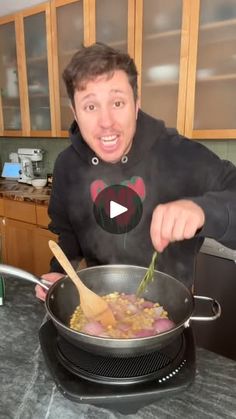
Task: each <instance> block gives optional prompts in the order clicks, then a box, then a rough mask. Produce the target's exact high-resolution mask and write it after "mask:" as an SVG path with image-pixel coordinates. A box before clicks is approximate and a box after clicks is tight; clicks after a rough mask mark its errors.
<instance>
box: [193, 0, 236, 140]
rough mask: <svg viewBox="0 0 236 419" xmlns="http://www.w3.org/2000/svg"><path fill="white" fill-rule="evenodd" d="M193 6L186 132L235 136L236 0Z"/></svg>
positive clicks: (197, 1) (206, 0)
mask: <svg viewBox="0 0 236 419" xmlns="http://www.w3.org/2000/svg"><path fill="white" fill-rule="evenodd" d="M191 7H192V11H191V30H190V38H189V39H190V44H189V69H188V82H187V88H186V89H187V96H186V97H187V101H186V124H185V133H186V135H187V136H189V137H191V138H199V139H200V138H202V139H208V138H223V139H225V138H227V139H229V138H233V139H235V138H236V118H235V95H236V4H235V0H214V1H212V0H193V1H191Z"/></svg>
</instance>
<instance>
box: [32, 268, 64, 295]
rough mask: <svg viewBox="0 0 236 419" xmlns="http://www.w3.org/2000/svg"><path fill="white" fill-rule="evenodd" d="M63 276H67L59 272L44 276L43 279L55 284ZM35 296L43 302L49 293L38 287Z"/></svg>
mask: <svg viewBox="0 0 236 419" xmlns="http://www.w3.org/2000/svg"><path fill="white" fill-rule="evenodd" d="M63 276H65V274H62V273H59V272H49V273H48V274H44V275H42V276H41V279H45V280H46V281H48V282H51V283H52V284H53V283H54V282H56V281H58V280H59V279H61V278H63ZM35 294H36V297H37V298H39V299H40V300H42V301H45V298H46V295H47V291H46V290H45V289H44V288H42V287H40V285H36V287H35Z"/></svg>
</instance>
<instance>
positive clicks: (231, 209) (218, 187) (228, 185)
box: [163, 133, 236, 249]
mask: <svg viewBox="0 0 236 419" xmlns="http://www.w3.org/2000/svg"><path fill="white" fill-rule="evenodd" d="M163 147H164V146H163ZM164 163H165V164H166V165H167V158H166V159H165V160H164ZM168 165H169V167H171V171H172V172H171V173H172V177H170V176H169V178H170V180H169V181H168V187H169V188H170V187H171V185H172V190H174V189H176V191H177V193H176V199H180V195H179V194H178V191H179V190H180V189H181V185H182V188H183V189H182V191H183V195H182V198H185V199H189V200H192V201H193V202H195V203H196V204H198V205H199V206H200V207H201V208H202V209H203V211H204V213H205V223H204V226H203V228H202V229H201V230H200V231H199V232H198V234H197V236H198V237H210V238H213V239H215V240H217V241H219V242H220V243H222V244H223V245H225V246H228V247H230V248H234V249H236V167H235V166H234V164H233V163H231V162H229V161H226V160H222V159H220V158H219V157H218V156H217V155H216V154H215V153H214V152H212V151H211V150H209V149H208V148H207V147H205V146H204V145H202V144H201V143H198V142H196V141H193V140H189V139H187V138H185V137H183V136H180V135H175V134H174V133H173V134H172V135H171V142H170V143H169V153H168ZM174 175H175V176H174ZM172 178H173V179H172ZM171 182H172V183H171Z"/></svg>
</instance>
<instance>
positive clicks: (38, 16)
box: [17, 3, 56, 137]
mask: <svg viewBox="0 0 236 419" xmlns="http://www.w3.org/2000/svg"><path fill="white" fill-rule="evenodd" d="M17 19H18V38H17V46H18V49H20V53H19V55H20V58H19V61H20V62H19V65H20V67H21V77H22V81H23V86H24V89H25V90H24V108H23V109H24V113H23V118H24V133H25V135H29V136H32V137H48V136H55V135H56V123H55V110H54V92H53V66H52V43H51V12H50V4H49V3H43V4H41V5H39V6H37V7H33V8H30V9H26V10H25V11H22V12H20V13H18V15H17Z"/></svg>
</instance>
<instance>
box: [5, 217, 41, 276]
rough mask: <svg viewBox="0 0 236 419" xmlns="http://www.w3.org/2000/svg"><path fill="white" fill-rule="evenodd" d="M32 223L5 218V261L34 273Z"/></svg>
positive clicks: (33, 227)
mask: <svg viewBox="0 0 236 419" xmlns="http://www.w3.org/2000/svg"><path fill="white" fill-rule="evenodd" d="M35 228H36V226H34V225H33V224H28V223H24V222H22V221H15V220H11V219H8V218H6V223H5V245H6V263H7V264H9V265H13V266H16V267H18V268H21V269H24V270H26V271H29V272H32V273H34V246H33V244H34V229H35Z"/></svg>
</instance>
